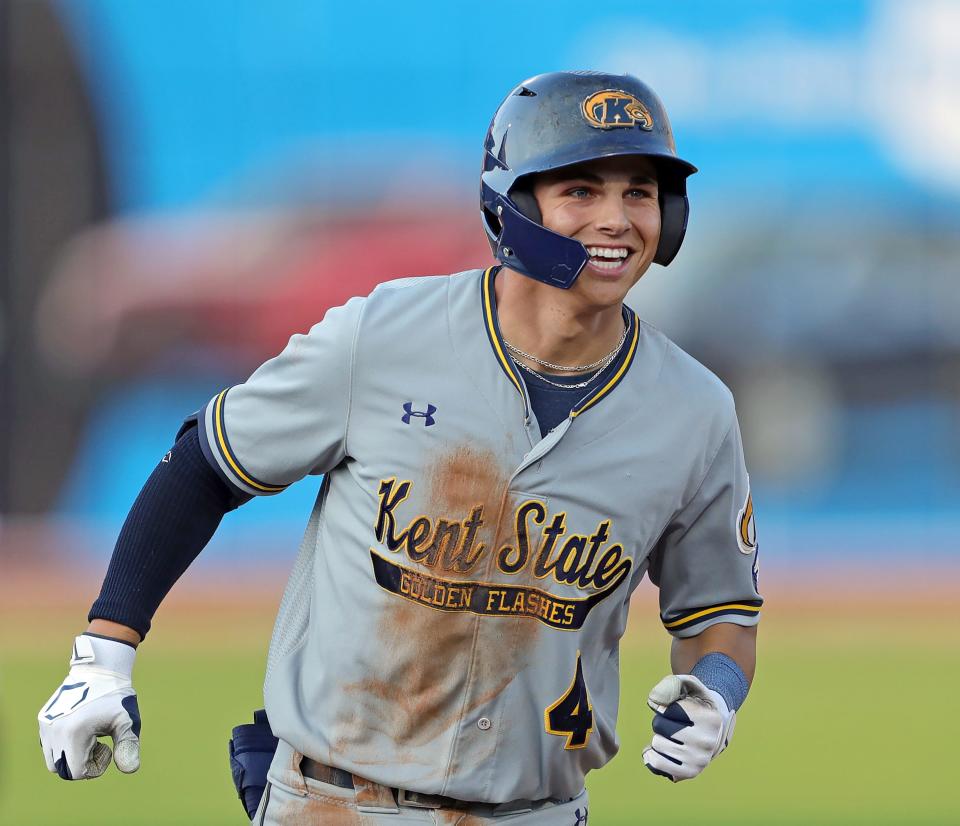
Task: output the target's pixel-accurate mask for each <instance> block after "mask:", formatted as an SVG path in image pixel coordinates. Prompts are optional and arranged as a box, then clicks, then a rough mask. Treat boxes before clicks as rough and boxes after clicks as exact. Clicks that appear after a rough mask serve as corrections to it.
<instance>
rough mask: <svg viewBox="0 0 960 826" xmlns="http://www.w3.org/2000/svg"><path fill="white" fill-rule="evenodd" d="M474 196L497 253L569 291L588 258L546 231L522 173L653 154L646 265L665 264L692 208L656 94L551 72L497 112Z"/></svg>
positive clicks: (634, 85)
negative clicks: (652, 241) (656, 224)
mask: <svg viewBox="0 0 960 826" xmlns="http://www.w3.org/2000/svg"><path fill="white" fill-rule="evenodd" d="M483 149H484V152H483V172H482V173H481V175H480V200H481V205H482V206H481V213H482V216H483V226H484V229H485V230H486V233H487V237H488V238H489V240H490V247H491V248H492V249H493V254H494V256H495V257H496V258H497V259H498V260H499V261H500V262H501V263H503V264H505V265H506V266H508V267H510V269H512V270H516V271H517V272H520V273H523V274H524V275H528V276H530V277H531V278H535V279H537V280H538V281H543V282H544V283H545V284H551V285H553V286H556V287H562V288H564V289H566V288H568V287H570V286H571V285H572V284H573V282H574V281H576V279H577V276H578V275H580V272H581V270H583V268H584V267H585V266H586V264H587V261H588V260H589V257H590V256H589V254H588V253H587V250H586V248H585V247H584V246H583V244H581V243H580V242H579V241H575V240H574V239H572V238H568V237H566V236H564V235H560V234H559V233H556V232H553V231H552V230H549V229H547V228H546V227H544V226H543V225H542V224H541V220H542V219H541V216H540V209H539V207H538V206H537V202H536V200H535V199H534V197H533V194H532V191H531V188H530V186H529V184H530V179H529V178H528V177H527V176H530V175H535V174H536V173H538V172H546V171H548V170H552V169H558V168H560V167H563V166H569V165H571V164H576V163H582V162H584V161H592V160H595V159H597V158H609V157H615V156H623V155H639V156H643V157H646V158H650V159H651V160H652V161H653V163H654V165H655V166H656V168H657V179H658V185H659V190H660V225H661V228H660V241H659V244H658V245H657V251H656V254H655V256H654V258H653V260H654V261H655V262H656V263H657V264H663V265H664V266H666V265H667V264H669V263H670V262H671V261H672V260H673V258H674V256H675V255H676V254H677V251H678V250H679V249H680V244H681V243H682V241H683V234H684V232H685V231H686V228H687V215H688V213H689V211H690V205H689V202H688V200H687V176H688V175H692V174H693V173H694V172H696V171H697V168H696V167H695V166H693V165H692V164H689V163H687V162H686V161H684V160H682V159H681V158H679V157H677V150H676V146H675V145H674V142H673V132H672V130H671V129H670V121H669V120H667V113H666V111H665V110H664V108H663V104H662V103H661V102H660V98H658V97H657V96H656V94H654V92H653V90H652V89H651V88H650V87H649V86H647V85H646V84H645V83H643V82H642V81H641V80H639V79H637V78H635V77H633V76H632V75H611V74H605V73H603V72H550V73H548V74H543V75H537V76H536V77H532V78H530V80H526V81H524V82H523V83H521V84H520V85H519V86H517V87H516V88H515V89H514V90H513V91H512V92H510V94H509V95H507V97H506V98H505V99H504V101H503V103H501V104H500V107H499V108H498V109H497V111H496V114H494V116H493V120H492V121H491V123H490V128H489V130H487V137H486V140H485V141H484V144H483Z"/></svg>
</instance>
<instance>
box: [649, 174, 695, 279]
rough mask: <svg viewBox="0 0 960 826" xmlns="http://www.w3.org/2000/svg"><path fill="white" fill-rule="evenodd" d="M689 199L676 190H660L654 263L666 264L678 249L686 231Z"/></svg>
mask: <svg viewBox="0 0 960 826" xmlns="http://www.w3.org/2000/svg"><path fill="white" fill-rule="evenodd" d="M689 215H690V201H688V200H687V196H686V195H681V194H680V193H678V192H664V191H662V190H661V192H660V242H659V243H658V244H657V252H656V255H654V256H653V262H654V263H655V264H661V265H662V266H664V267H665V266H667V264H669V263H670V262H671V261H673V259H674V258H675V257H676V255H677V253H678V252H679V251H680V245H681V244H682V243H683V236H684V235H685V234H686V231H687V218H688V217H689Z"/></svg>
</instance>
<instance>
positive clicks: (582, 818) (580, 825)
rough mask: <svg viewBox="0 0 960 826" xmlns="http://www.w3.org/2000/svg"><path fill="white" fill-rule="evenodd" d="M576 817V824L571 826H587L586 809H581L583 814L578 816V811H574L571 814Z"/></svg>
mask: <svg viewBox="0 0 960 826" xmlns="http://www.w3.org/2000/svg"><path fill="white" fill-rule="evenodd" d="M573 813H574V814H575V815H576V816H577V822H576V823H574V824H573V826H587V807H586V806H584V807H583V814H580V810H579V809H574V812H573Z"/></svg>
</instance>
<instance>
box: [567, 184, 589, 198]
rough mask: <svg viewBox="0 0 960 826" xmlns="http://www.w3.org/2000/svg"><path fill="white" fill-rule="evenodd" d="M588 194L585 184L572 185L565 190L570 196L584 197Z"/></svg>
mask: <svg viewBox="0 0 960 826" xmlns="http://www.w3.org/2000/svg"><path fill="white" fill-rule="evenodd" d="M589 194H590V190H589V189H587V187H585V186H574V187H570V189H568V190H567V195H569V196H570V197H571V198H586V197H587V196H588V195H589Z"/></svg>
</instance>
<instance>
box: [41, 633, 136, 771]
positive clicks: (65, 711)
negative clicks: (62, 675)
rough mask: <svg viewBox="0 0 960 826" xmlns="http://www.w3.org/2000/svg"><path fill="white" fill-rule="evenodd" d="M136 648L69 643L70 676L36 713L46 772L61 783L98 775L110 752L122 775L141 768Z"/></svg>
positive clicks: (82, 639) (85, 638) (99, 640)
mask: <svg viewBox="0 0 960 826" xmlns="http://www.w3.org/2000/svg"><path fill="white" fill-rule="evenodd" d="M136 653H137V651H136V649H135V648H134V647H133V646H131V645H126V644H124V643H122V642H117V641H115V640H109V639H104V638H103V637H94V636H90V635H89V634H82V635H81V636H79V637H77V638H76V639H75V640H74V642H73V656H72V657H71V658H70V673H69V674H67V678H66V679H65V680H64V681H63V685H61V686H60V688H58V689H57V690H56V691H55V692H54V693H53V696H52V697H51V698H50V699H49V700H48V701H47V702H46V703H45V704H44V706H43V708H41V709H40V713H39V714H38V715H37V720H38V721H39V722H40V748H41V749H43V756H44V759H45V760H46V761H47V768H48V769H49V770H50V771H51V772H54V773H56V774H58V775H60V777H62V778H63V779H64V780H87V779H89V778H92V777H99V776H100V775H101V774H103V773H104V772H105V771H106V770H107V766H109V765H110V755H111V750H110V747H109V746H108V745H106V744H105V743H101V742H100V741H98V740H97V737H106V736H109V737H112V738H113V760H114V762H115V763H116V764H117V768H118V769H120V771H122V772H125V773H130V772H135V771H136V770H137V769H139V768H140V740H139V737H140V710H139V709H138V708H137V695H136V693H135V692H134V690H133V683H132V682H131V675H132V673H133V661H134V658H135V657H136Z"/></svg>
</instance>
